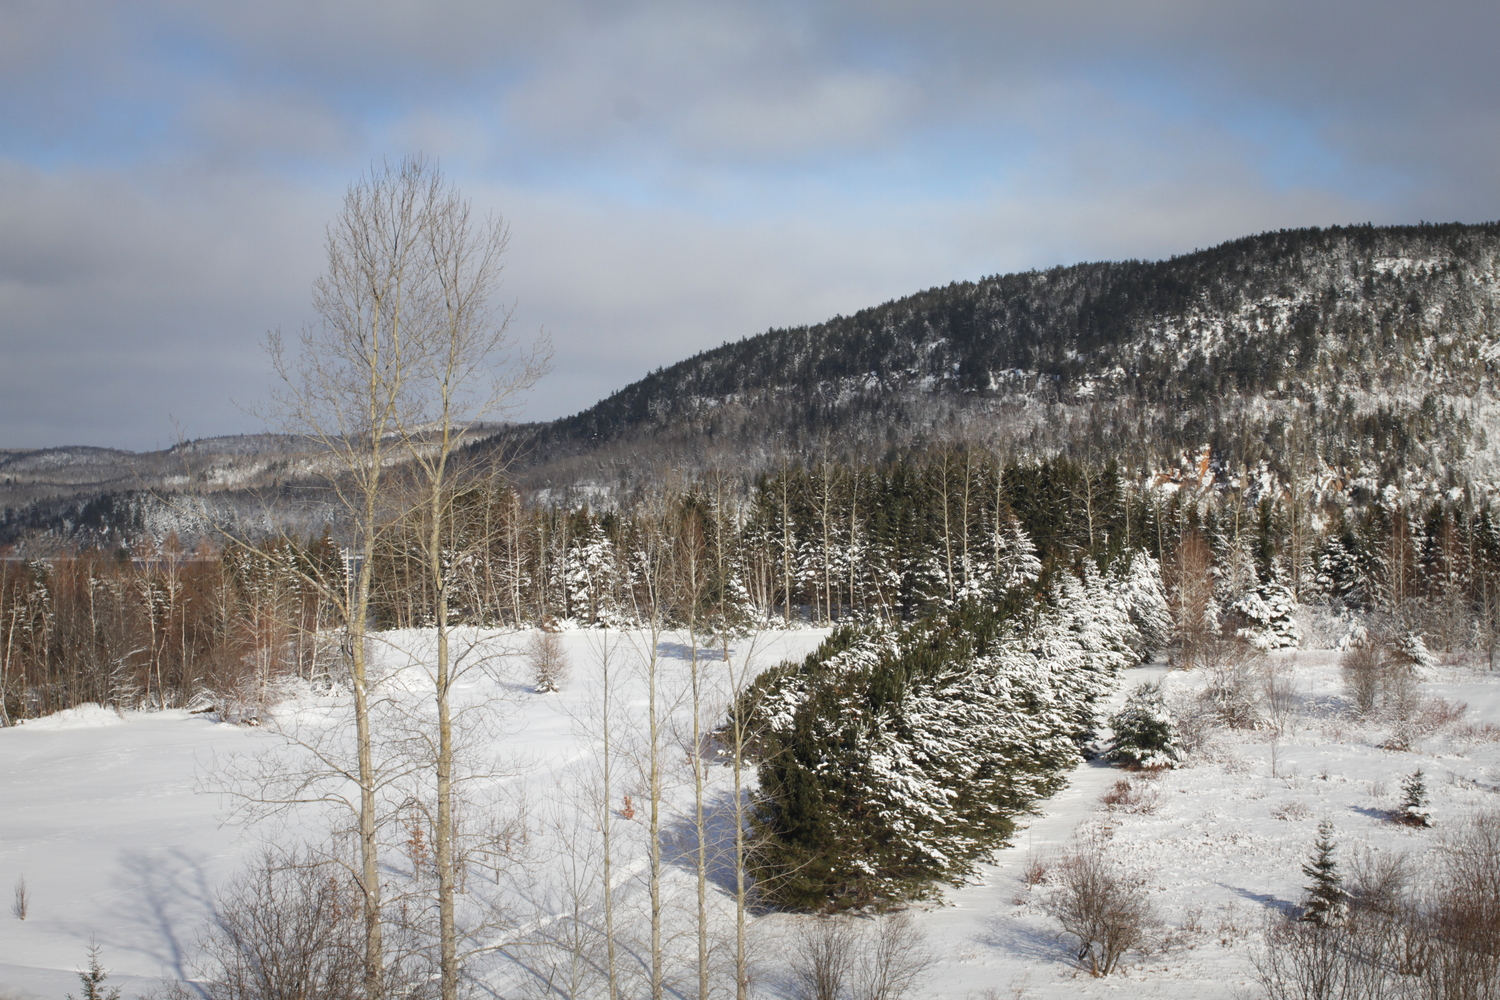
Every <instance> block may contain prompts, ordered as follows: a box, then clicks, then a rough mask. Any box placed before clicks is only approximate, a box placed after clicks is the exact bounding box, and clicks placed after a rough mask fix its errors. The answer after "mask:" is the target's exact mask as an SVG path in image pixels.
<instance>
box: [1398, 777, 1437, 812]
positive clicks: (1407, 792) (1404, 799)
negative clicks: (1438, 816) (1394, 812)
mask: <svg viewBox="0 0 1500 1000" xmlns="http://www.w3.org/2000/svg"><path fill="white" fill-rule="evenodd" d="M1397 818H1398V819H1399V820H1400V821H1401V822H1402V823H1405V824H1406V825H1407V826H1431V825H1432V814H1431V813H1429V812H1428V811H1427V781H1426V779H1425V778H1424V777H1423V775H1422V769H1421V768H1420V767H1419V768H1417V769H1416V770H1415V771H1413V772H1412V773H1411V774H1409V775H1407V777H1406V778H1405V779H1404V780H1402V782H1401V812H1400V813H1399V814H1398V816H1397Z"/></svg>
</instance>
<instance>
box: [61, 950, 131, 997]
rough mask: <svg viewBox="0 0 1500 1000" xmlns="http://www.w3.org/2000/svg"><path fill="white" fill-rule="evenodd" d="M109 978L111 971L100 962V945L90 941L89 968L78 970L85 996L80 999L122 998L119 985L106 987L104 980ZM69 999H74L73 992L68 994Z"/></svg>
mask: <svg viewBox="0 0 1500 1000" xmlns="http://www.w3.org/2000/svg"><path fill="white" fill-rule="evenodd" d="M108 978H109V973H108V972H105V971H104V967H103V966H102V965H100V964H99V945H98V944H97V943H95V942H90V943H89V969H88V971H87V972H84V971H83V970H82V969H80V970H78V982H79V983H80V984H81V985H82V986H83V996H82V997H80V998H79V1000H120V988H119V987H118V986H114V987H110V988H108V989H106V988H105V987H104V981H105V980H106V979H108ZM68 1000H74V998H73V994H71V993H69V994H68Z"/></svg>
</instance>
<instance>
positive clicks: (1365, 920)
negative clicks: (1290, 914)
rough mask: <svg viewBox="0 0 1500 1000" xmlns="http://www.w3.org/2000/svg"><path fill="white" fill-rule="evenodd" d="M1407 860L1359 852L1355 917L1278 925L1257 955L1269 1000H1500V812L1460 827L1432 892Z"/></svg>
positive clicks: (1354, 871)
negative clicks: (1418, 888) (1420, 886)
mask: <svg viewBox="0 0 1500 1000" xmlns="http://www.w3.org/2000/svg"><path fill="white" fill-rule="evenodd" d="M1420 874H1421V873H1419V872H1418V871H1417V870H1416V869H1414V868H1413V867H1412V865H1411V864H1410V862H1409V861H1408V859H1407V857H1406V856H1405V855H1404V854H1375V853H1373V852H1370V851H1364V852H1360V853H1358V854H1356V855H1355V856H1354V858H1353V861H1352V863H1351V866H1350V879H1349V896H1350V908H1349V915H1348V919H1347V920H1345V921H1343V922H1342V923H1339V924H1337V925H1332V924H1330V925H1317V924H1312V923H1307V922H1300V921H1293V920H1286V919H1281V918H1277V919H1274V920H1272V921H1270V922H1269V923H1268V924H1267V926H1266V930H1265V936H1264V948H1263V950H1262V951H1261V952H1260V953H1258V954H1257V955H1256V956H1255V966H1256V971H1257V977H1258V979H1259V980H1260V984H1261V987H1262V991H1263V995H1264V996H1265V997H1266V998H1267V1000H1293V998H1295V1000H1322V998H1329V1000H1387V998H1389V1000H1500V813H1482V814H1480V815H1478V816H1475V817H1472V818H1471V819H1470V820H1469V821H1468V822H1467V823H1464V824H1462V825H1461V826H1460V827H1458V828H1457V829H1456V830H1455V831H1454V833H1452V834H1451V835H1450V836H1449V837H1448V839H1447V840H1446V841H1445V843H1444V844H1443V847H1442V850H1441V851H1440V852H1439V853H1438V854H1437V871H1436V872H1435V873H1431V878H1430V881H1431V889H1430V892H1429V893H1427V894H1426V895H1425V896H1424V897H1418V896H1416V895H1415V894H1414V893H1413V892H1412V888H1413V886H1414V885H1415V884H1417V882H1418V881H1419V878H1418V876H1419V875H1420Z"/></svg>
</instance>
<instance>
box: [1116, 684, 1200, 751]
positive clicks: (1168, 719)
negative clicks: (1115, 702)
mask: <svg viewBox="0 0 1500 1000" xmlns="http://www.w3.org/2000/svg"><path fill="white" fill-rule="evenodd" d="M1109 725H1110V728H1111V729H1113V730H1114V734H1115V735H1114V739H1113V740H1111V741H1110V744H1109V749H1108V750H1106V751H1105V753H1104V759H1105V760H1108V761H1110V762H1112V763H1116V764H1125V765H1128V766H1131V767H1176V766H1177V765H1178V764H1179V763H1180V762H1181V761H1182V748H1181V747H1180V746H1179V745H1178V743H1177V726H1176V724H1175V723H1174V722H1173V719H1172V713H1171V712H1170V711H1169V710H1168V709H1167V703H1166V699H1164V698H1163V697H1162V692H1161V685H1160V684H1142V685H1141V686H1140V687H1138V688H1136V689H1135V691H1134V692H1132V693H1131V695H1130V697H1129V699H1127V700H1126V702H1125V707H1124V708H1122V709H1121V710H1120V711H1119V712H1118V713H1116V714H1115V715H1113V716H1112V717H1111V718H1110V720H1109Z"/></svg>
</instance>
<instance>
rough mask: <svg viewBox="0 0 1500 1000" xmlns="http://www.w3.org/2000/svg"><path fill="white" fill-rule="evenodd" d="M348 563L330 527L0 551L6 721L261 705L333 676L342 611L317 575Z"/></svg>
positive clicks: (1, 703)
mask: <svg viewBox="0 0 1500 1000" xmlns="http://www.w3.org/2000/svg"><path fill="white" fill-rule="evenodd" d="M341 573H342V570H341V568H340V564H339V554H338V550H337V547H336V546H334V545H333V544H332V542H331V541H330V540H329V539H328V538H327V537H324V538H322V539H320V540H318V541H316V542H314V543H312V544H309V545H297V544H294V543H291V542H287V541H271V542H266V543H264V544H262V545H260V546H257V547H231V548H227V549H223V550H214V549H211V548H210V547H208V546H207V545H203V546H200V547H199V548H197V549H195V550H192V551H183V550H182V549H180V548H179V547H177V546H176V545H175V540H174V539H171V538H169V539H167V540H166V541H165V542H164V543H162V544H161V545H149V544H145V543H142V544H140V545H138V546H137V547H136V548H135V549H134V550H131V549H119V550H114V551H103V550H99V549H89V550H85V551H82V552H79V553H76V554H72V555H63V556H57V557H53V558H51V559H48V560H19V559H5V560H0V656H3V660H0V721H3V722H4V723H5V724H10V723H12V722H14V721H16V720H18V719H24V718H29V717H35V716H39V715H46V714H48V713H50V712H55V711H59V710H61V709H65V708H71V707H74V706H77V705H80V704H83V703H86V702H97V703H99V704H103V705H114V706H119V707H131V708H134V707H147V708H167V707H179V706H184V705H187V704H189V703H190V702H192V700H193V699H194V698H195V697H197V696H200V695H205V694H206V695H211V696H213V697H217V698H219V699H223V700H226V701H228V702H231V703H243V704H257V703H260V702H263V701H264V700H265V698H266V696H267V694H268V692H269V687H270V685H271V684H272V683H274V682H275V681H277V680H280V679H282V678H285V677H288V676H298V677H303V678H307V679H313V678H316V677H319V676H326V675H327V673H328V672H329V671H331V670H337V669H339V668H340V666H341V664H340V662H339V657H338V654H337V649H336V645H337V644H336V642H332V641H330V640H329V639H327V638H326V636H327V634H328V630H330V629H332V628H333V627H334V626H335V625H336V624H337V623H338V622H337V618H336V616H335V614H334V606H333V604H332V603H331V602H330V601H328V599H327V593H326V589H325V588H323V587H320V586H318V585H317V583H316V581H319V580H324V581H332V580H336V579H337V578H338V577H339V575H340V574H341ZM330 647H333V648H330Z"/></svg>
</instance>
